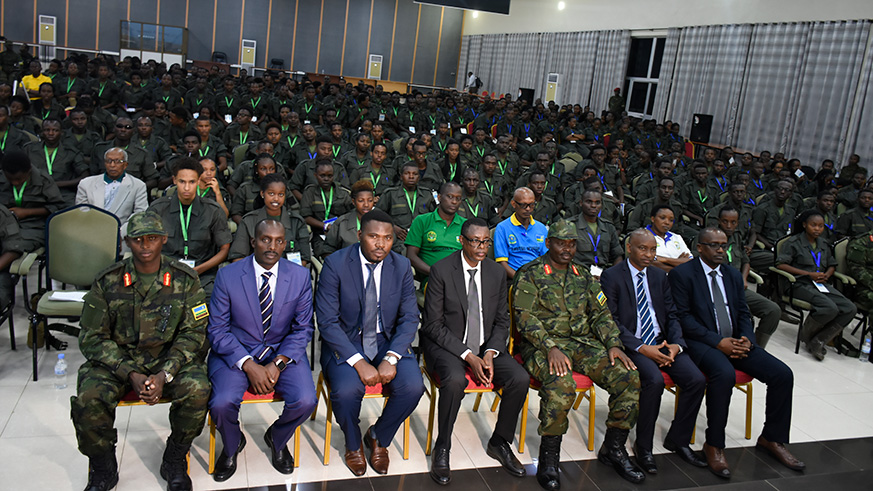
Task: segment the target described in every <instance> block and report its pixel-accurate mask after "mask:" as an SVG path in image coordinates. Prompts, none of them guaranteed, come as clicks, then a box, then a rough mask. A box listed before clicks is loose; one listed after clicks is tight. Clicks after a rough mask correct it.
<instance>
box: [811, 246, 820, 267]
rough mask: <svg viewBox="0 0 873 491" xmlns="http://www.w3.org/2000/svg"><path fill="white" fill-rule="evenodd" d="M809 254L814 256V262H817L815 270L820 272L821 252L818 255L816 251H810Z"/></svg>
mask: <svg viewBox="0 0 873 491" xmlns="http://www.w3.org/2000/svg"><path fill="white" fill-rule="evenodd" d="M809 253H810V254H811V255H812V260H813V261H815V270H816V271H818V270H820V269H821V252H819V253H818V254H816V253H815V251H809Z"/></svg>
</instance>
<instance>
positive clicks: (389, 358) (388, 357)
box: [382, 355, 400, 367]
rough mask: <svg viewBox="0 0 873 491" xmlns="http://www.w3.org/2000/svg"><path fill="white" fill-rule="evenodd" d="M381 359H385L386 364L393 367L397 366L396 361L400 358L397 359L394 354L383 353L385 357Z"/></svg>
mask: <svg viewBox="0 0 873 491" xmlns="http://www.w3.org/2000/svg"><path fill="white" fill-rule="evenodd" d="M382 360H383V361H387V362H388V364H389V365H391V366H392V367H393V366H397V362H398V361H400V360H399V359H398V358H397V357H396V356H394V355H385V357H384V358H382Z"/></svg>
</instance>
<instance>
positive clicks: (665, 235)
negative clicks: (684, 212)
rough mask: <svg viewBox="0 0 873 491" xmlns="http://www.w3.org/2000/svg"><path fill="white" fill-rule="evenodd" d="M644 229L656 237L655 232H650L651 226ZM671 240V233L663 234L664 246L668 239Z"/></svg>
mask: <svg viewBox="0 0 873 491" xmlns="http://www.w3.org/2000/svg"><path fill="white" fill-rule="evenodd" d="M646 229H648V230H649V232H651V233H652V235H654V236H655V237H658V234H656V233H655V231H654V230H652V226H651V225H646ZM672 238H673V234H672V233H670V232H667V233H665V234H664V245H667V244H668V243H669V242H670V239H672Z"/></svg>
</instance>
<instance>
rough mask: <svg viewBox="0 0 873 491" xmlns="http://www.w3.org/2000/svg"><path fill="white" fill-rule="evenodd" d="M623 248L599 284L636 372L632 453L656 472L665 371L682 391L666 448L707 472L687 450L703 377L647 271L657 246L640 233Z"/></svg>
mask: <svg viewBox="0 0 873 491" xmlns="http://www.w3.org/2000/svg"><path fill="white" fill-rule="evenodd" d="M680 240H681V239H680ZM626 248H627V260H626V261H622V262H620V263H618V264H617V265H615V266H613V267H611V268H609V269H607V270H606V271H604V272H603V275H602V276H601V277H600V283H601V286H602V287H603V293H605V294H606V303H607V305H608V306H609V310H610V311H611V312H612V318H613V319H614V320H615V323H616V324H618V328H619V331H620V337H621V342H622V344H623V345H624V347H625V352H626V353H627V355H628V357H630V359H631V360H632V361H633V362H634V365H636V366H637V371H639V373H640V416H639V419H637V440H636V443H635V448H634V454H635V455H636V457H637V462H638V463H639V464H640V467H642V468H643V470H645V471H646V472H648V473H649V474H657V473H658V467H657V465H656V464H655V457H654V455H653V454H652V440H653V439H654V435H655V422H656V421H657V420H658V413H659V412H660V408H661V394H662V393H663V392H664V377H663V376H662V375H661V371H662V370H663V371H664V372H666V373H667V374H668V375H670V378H672V379H673V381H674V382H675V383H676V385H677V386H678V387H679V389H680V391H679V402H678V404H677V407H676V414H675V415H674V416H673V424H672V425H670V431H668V432H667V436H666V437H665V438H664V447H665V448H667V449H668V450H671V451H673V452H676V453H677V454H678V455H679V457H681V458H682V459H683V460H685V461H686V462H688V463H689V464H691V465H695V466H698V467H706V461H705V460H703V459H702V458H701V457H699V456H698V455H697V454H695V453H694V452H693V451H692V450H691V448H690V447H689V442H690V441H691V433H692V431H693V430H694V424H695V422H696V421H697V412H698V411H699V410H700V403H701V402H702V401H703V391H704V389H705V388H706V378H704V376H703V374H702V373H700V370H699V369H698V368H697V366H695V365H694V362H693V361H691V358H690V357H689V356H688V354H686V353H684V350H687V349H688V345H686V344H685V339H684V338H683V337H682V326H680V325H679V320H678V319H677V318H676V307H675V306H674V305H673V295H672V293H671V292H670V284H669V283H668V282H667V274H666V273H664V272H663V271H662V270H660V269H658V268H650V267H649V265H650V264H651V263H652V261H654V260H655V252H656V251H657V249H658V243H657V242H656V241H655V237H654V236H653V235H652V234H651V233H650V232H649V231H647V230H645V229H638V230H635V231H633V232H631V233H630V235H629V236H628V238H627V246H626Z"/></svg>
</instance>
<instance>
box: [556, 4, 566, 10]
mask: <svg viewBox="0 0 873 491" xmlns="http://www.w3.org/2000/svg"><path fill="white" fill-rule="evenodd" d="M566 6H567V4H566V3H564V2H558V10H564V7H566Z"/></svg>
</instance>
